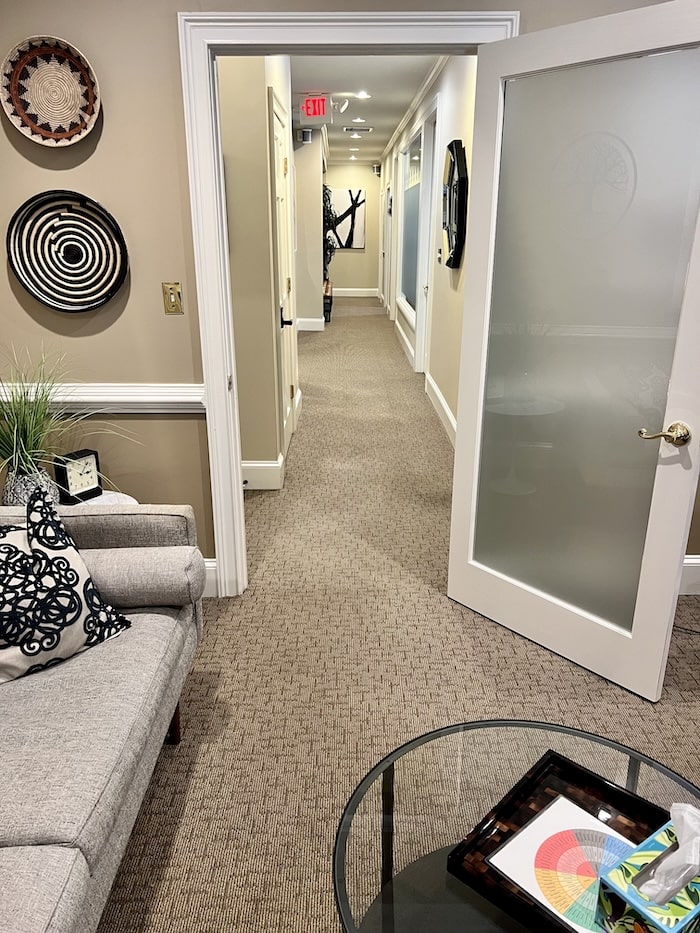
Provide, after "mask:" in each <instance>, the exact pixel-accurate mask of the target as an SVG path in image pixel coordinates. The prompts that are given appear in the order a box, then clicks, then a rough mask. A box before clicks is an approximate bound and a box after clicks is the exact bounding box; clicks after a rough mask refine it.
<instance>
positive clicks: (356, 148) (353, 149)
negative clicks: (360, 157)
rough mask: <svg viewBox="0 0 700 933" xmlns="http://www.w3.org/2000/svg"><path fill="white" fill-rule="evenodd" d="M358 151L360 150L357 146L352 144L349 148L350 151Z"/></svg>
mask: <svg viewBox="0 0 700 933" xmlns="http://www.w3.org/2000/svg"><path fill="white" fill-rule="evenodd" d="M359 151H360V147H359V146H353V147H352V149H351V150H350V152H359Z"/></svg>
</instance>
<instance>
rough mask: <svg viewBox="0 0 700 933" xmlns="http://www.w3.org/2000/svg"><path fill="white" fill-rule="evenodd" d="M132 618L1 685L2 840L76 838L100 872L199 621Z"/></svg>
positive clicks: (67, 841) (153, 615)
mask: <svg viewBox="0 0 700 933" xmlns="http://www.w3.org/2000/svg"><path fill="white" fill-rule="evenodd" d="M129 618H130V621H131V622H132V625H131V628H129V629H127V631H125V632H124V633H123V634H122V635H120V637H119V638H113V639H110V640H108V641H105V642H103V643H102V644H100V645H96V646H95V647H94V648H92V649H91V650H90V651H87V652H85V653H83V654H79V655H76V656H75V657H74V658H71V659H69V660H68V661H65V662H64V663H63V664H58V665H56V666H55V667H52V668H50V669H48V670H46V671H42V672H41V673H39V674H35V675H33V676H32V677H23V678H20V679H19V680H15V681H13V682H12V683H9V684H4V685H3V686H2V688H0V748H2V755H1V756H0V787H2V788H3V793H2V794H0V846H21V845H65V846H74V847H77V848H79V849H80V850H81V851H82V853H83V855H84V856H85V859H86V861H87V863H88V866H89V868H90V871H91V872H92V871H94V868H95V866H96V865H97V863H98V861H99V859H100V854H101V850H102V847H103V845H104V844H105V842H106V840H107V838H108V837H109V834H110V832H111V830H112V828H113V825H114V822H115V820H116V819H117V818H118V816H119V811H120V806H121V803H122V801H123V799H124V797H125V794H126V792H127V790H128V787H129V784H130V782H131V780H132V778H133V776H134V774H135V772H136V769H137V766H138V762H139V759H140V758H141V756H142V752H143V749H144V747H145V745H146V743H147V741H148V739H149V734H150V733H151V731H152V729H153V723H154V721H155V719H156V718H157V716H158V713H159V712H160V714H161V716H162V709H161V705H162V702H163V699H164V697H165V696H166V694H167V692H168V683H169V680H170V677H171V673H172V671H173V670H174V668H176V667H177V665H178V662H179V659H180V656H181V654H182V651H183V646H184V644H185V633H186V631H187V630H188V629H193V627H194V623H193V620H192V611H191V607H190V608H189V609H182V610H177V609H160V610H158V611H153V612H150V611H148V610H138V611H133V612H131V613H130V614H129ZM188 634H189V635H190V636H191V634H192V632H191V631H190V632H188ZM163 737H164V736H163Z"/></svg>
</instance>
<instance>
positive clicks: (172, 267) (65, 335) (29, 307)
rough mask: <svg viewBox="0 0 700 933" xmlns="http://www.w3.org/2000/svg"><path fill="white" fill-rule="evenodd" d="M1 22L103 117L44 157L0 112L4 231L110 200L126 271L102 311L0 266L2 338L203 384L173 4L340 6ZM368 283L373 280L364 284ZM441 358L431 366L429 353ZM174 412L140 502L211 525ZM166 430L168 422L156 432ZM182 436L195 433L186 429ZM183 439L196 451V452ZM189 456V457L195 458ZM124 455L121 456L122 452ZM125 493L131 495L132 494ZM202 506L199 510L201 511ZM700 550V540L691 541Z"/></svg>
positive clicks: (29, 17)
mask: <svg viewBox="0 0 700 933" xmlns="http://www.w3.org/2000/svg"><path fill="white" fill-rule="evenodd" d="M651 2H653V0H521V2H519V3H509V4H503V3H500V2H497V0H441V2H440V4H439V6H440V8H442V9H445V10H450V9H452V10H467V9H474V10H485V9H504V8H517V9H520V10H521V31H523V32H526V31H531V30H534V29H541V28H544V27H546V26H552V25H557V24H559V23H564V22H570V21H573V20H578V19H585V18H588V17H591V16H597V15H602V14H604V13H608V12H615V11H618V10H623V9H629V8H631V7H635V6H647V5H650V4H651ZM4 7H5V8H4V9H3V16H2V17H1V18H0V50H1V51H2V53H3V54H4V52H5V51H7V50H9V49H10V48H11V47H13V46H14V45H15V44H16V43H18V42H19V41H21V40H22V39H23V38H25V37H27V36H31V35H56V36H62V37H65V38H66V39H68V40H69V41H70V42H71V43H73V44H74V45H75V46H77V47H78V48H79V49H80V50H81V51H82V52H83V53H84V54H85V55H86V56H87V58H88V59H89V60H90V61H91V63H92V65H93V67H94V69H95V71H96V73H97V76H98V79H99V82H100V90H101V95H102V102H103V115H102V116H101V117H100V120H99V125H98V126H97V128H96V129H95V130H94V131H93V132H92V133H91V134H90V136H89V137H87V138H86V139H85V140H84V141H83V142H81V143H79V144H77V145H75V146H71V147H69V148H67V149H64V150H61V151H47V150H46V149H45V148H44V147H42V146H39V145H37V144H35V143H32V142H31V141H29V140H27V139H25V138H24V137H23V136H21V134H19V133H18V132H17V131H16V130H15V129H14V128H13V127H12V126H11V125H10V124H9V122H8V121H7V120H6V119H5V118H4V117H3V118H2V119H0V127H1V128H0V165H1V166H2V169H3V172H2V179H1V180H0V219H1V221H2V228H3V230H4V229H5V228H6V226H7V222H8V221H9V219H10V217H11V216H12V214H13V213H14V211H15V210H16V209H17V207H18V206H19V205H20V204H21V203H22V202H23V201H24V200H25V199H27V198H28V197H30V196H31V195H33V194H36V193H37V192H39V191H43V190H46V189H50V188H69V189H73V190H76V191H80V192H82V193H84V194H86V195H88V196H90V197H92V198H94V199H95V200H97V201H99V202H100V203H102V204H104V206H105V207H106V208H108V209H109V210H110V211H111V212H112V213H113V214H114V215H115V217H116V218H117V220H118V221H119V223H120V225H121V227H122V230H123V232H124V235H125V237H126V241H127V245H128V248H129V255H130V261H131V275H130V279H129V283H128V285H127V287H125V288H124V289H123V290H122V292H121V293H120V295H119V297H118V298H116V299H115V300H114V301H113V302H112V303H111V305H110V306H108V307H107V308H106V309H103V310H99V311H96V312H90V313H88V314H78V315H63V314H59V313H57V312H53V311H50V310H48V309H46V308H43V307H42V306H39V305H38V304H36V303H35V302H34V301H32V299H30V298H29V297H28V296H27V295H26V293H24V292H23V290H22V289H20V288H19V287H18V286H17V285H16V283H15V282H14V280H13V277H12V275H11V273H10V272H9V270H8V268H7V265H6V263H2V268H0V307H1V308H2V334H1V335H0V343H3V344H6V343H10V342H13V343H15V344H16V345H18V346H25V345H26V346H28V347H29V348H31V349H33V350H36V349H38V348H39V347H40V346H41V345H42V344H45V345H50V346H51V347H60V348H62V349H63V350H65V352H66V353H67V354H68V357H69V361H70V364H71V370H72V373H73V378H74V379H75V380H76V381H79V380H84V381H99V382H102V381H105V382H108V381H115V382H120V381H125V382H141V381H143V382H158V381H163V382H185V383H186V382H200V381H201V379H202V367H201V361H200V347H199V336H198V333H199V332H198V326H197V308H196V297H195V282H194V271H193V248H192V237H191V219H190V210H189V184H188V174H187V155H186V150H185V137H184V122H183V104H182V90H181V78H180V58H179V48H178V37H177V18H176V13H177V11H178V9H192V8H193V7H194V8H197V9H202V10H211V11H217V10H241V11H244V10H255V11H258V12H259V11H261V10H269V11H275V10H278V11H289V10H309V11H322V12H326V11H328V10H343V9H347V8H348V4H347V3H346V2H336V3H331V4H329V2H328V0H296V2H285V0H267V2H262V3H256V4H253V3H251V2H250V0H247V2H235V0H211V2H209V0H198V2H197V3H195V4H186V3H183V2H182V0H157V2H150V3H148V2H146V3H144V2H143V0H119V2H118V3H116V2H107V0H98V2H97V3H94V4H92V5H91V6H90V8H89V15H86V5H85V3H84V2H83V0H61V2H60V3H57V2H55V0H23V2H22V3H15V4H9V3H5V4H4ZM434 7H435V4H434V3H433V2H432V0H391V2H389V0H383V2H382V0H355V2H353V3H352V8H353V10H356V11H360V10H368V11H377V10H402V9H405V10H433V9H434ZM162 281H180V282H181V283H182V286H183V296H184V304H185V315H184V316H182V317H176V316H169V317H166V316H165V315H164V314H163V309H162V301H161V289H160V283H161V282H162ZM372 285H373V287H376V281H375V282H373V283H372ZM436 365H437V360H436ZM181 421H182V419H178V418H167V417H162V418H159V419H158V423H162V424H163V425H170V427H169V428H167V430H168V431H169V430H172V431H173V438H177V436H178V433H179V432H183V436H182V439H181V441H180V442H178V441H177V439H175V440H174V441H173V442H172V443H171V442H170V441H169V442H168V443H169V444H170V445H171V447H172V448H173V449H183V450H184V449H185V447H187V448H188V456H187V457H185V458H180V460H179V461H176V463H175V464H171V463H169V462H168V463H165V462H163V461H162V460H158V463H159V466H158V469H154V464H155V462H156V459H157V457H158V454H157V451H156V450H155V447H154V446H153V445H152V444H151V441H150V440H149V437H150V432H149V434H148V436H147V438H146V441H147V444H146V447H145V453H147V454H149V455H148V456H144V459H143V461H142V462H140V465H139V466H138V470H137V471H136V472H137V473H138V475H137V476H136V475H135V476H134V483H135V485H136V484H137V485H138V488H139V491H140V497H141V498H142V499H149V500H151V501H154V502H158V501H163V499H162V498H161V496H162V490H163V484H164V483H165V482H167V483H172V482H173V477H177V484H178V485H177V487H171V489H170V494H171V495H172V496H174V497H177V498H178V499H179V500H180V501H183V502H192V503H193V504H195V505H196V508H197V520H198V524H199V525H200V526H201V527H208V525H209V524H210V522H211V514H210V502H209V486H208V475H207V474H206V472H203V471H202V469H201V468H200V467H201V464H203V463H204V462H205V460H206V443H205V437H204V431H203V430H202V429H201V425H200V427H199V430H198V431H197V432H194V433H193V432H192V431H189V429H185V428H184V427H183V426H182V424H181V423H180V422H181ZM163 430H164V431H165V430H166V428H165V427H164V428H163ZM188 431H189V433H188ZM191 445H194V448H193V449H190V448H191ZM190 453H191V454H192V456H190ZM124 456H125V457H128V456H129V453H128V447H127V453H125V455H124ZM127 491H128V490H127ZM197 504H198V505H197ZM699 550H700V548H699Z"/></svg>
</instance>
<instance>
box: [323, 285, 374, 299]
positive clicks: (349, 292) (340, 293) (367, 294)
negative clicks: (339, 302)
mask: <svg viewBox="0 0 700 933" xmlns="http://www.w3.org/2000/svg"><path fill="white" fill-rule="evenodd" d="M333 297H334V298H379V289H378V288H336V287H335V285H334V286H333Z"/></svg>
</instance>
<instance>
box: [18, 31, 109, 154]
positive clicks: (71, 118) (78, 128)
mask: <svg viewBox="0 0 700 933" xmlns="http://www.w3.org/2000/svg"><path fill="white" fill-rule="evenodd" d="M0 102H1V103H2V107H3V110H4V111H5V113H6V114H7V116H8V118H9V120H10V122H11V123H12V125H13V126H15V127H17V129H18V130H19V131H20V133H22V134H23V135H24V136H27V137H28V138H29V139H31V140H32V141H33V142H35V143H40V144H41V145H42V146H71V145H72V144H73V143H77V142H79V141H80V140H81V139H83V138H84V137H85V136H87V134H88V133H89V132H90V130H91V129H92V128H93V126H94V125H95V121H96V120H97V115H98V114H99V112H100V92H99V87H98V85H97V78H96V77H95V72H94V71H93V70H92V66H91V65H90V62H89V61H88V60H87V59H86V58H85V56H84V55H83V54H82V52H79V51H78V49H76V48H73V46H72V45H70V44H69V43H68V42H66V41H65V40H64V39H57V38H55V37H53V36H32V37H31V38H29V39H25V40H24V42H21V43H20V44H19V45H17V46H15V47H14V48H13V49H11V50H10V51H9V52H8V53H7V55H6V56H5V60H4V62H3V63H2V79H1V84H0Z"/></svg>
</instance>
